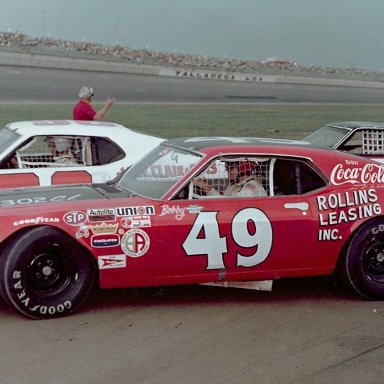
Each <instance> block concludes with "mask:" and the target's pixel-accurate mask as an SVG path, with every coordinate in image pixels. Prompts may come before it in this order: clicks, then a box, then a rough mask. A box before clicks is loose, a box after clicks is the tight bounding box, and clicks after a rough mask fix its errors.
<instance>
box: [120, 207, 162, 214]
mask: <svg viewBox="0 0 384 384" xmlns="http://www.w3.org/2000/svg"><path fill="white" fill-rule="evenodd" d="M154 214H155V207H154V206H153V205H146V206H138V207H119V208H116V215H117V216H143V215H154Z"/></svg>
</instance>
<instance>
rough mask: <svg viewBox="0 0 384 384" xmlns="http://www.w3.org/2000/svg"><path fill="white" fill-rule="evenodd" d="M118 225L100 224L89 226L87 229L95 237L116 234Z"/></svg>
mask: <svg viewBox="0 0 384 384" xmlns="http://www.w3.org/2000/svg"><path fill="white" fill-rule="evenodd" d="M118 226H119V224H117V223H116V224H107V223H101V224H99V225H89V227H88V228H89V229H90V230H91V231H92V232H93V234H95V235H99V234H106V233H116V231H117V227H118Z"/></svg>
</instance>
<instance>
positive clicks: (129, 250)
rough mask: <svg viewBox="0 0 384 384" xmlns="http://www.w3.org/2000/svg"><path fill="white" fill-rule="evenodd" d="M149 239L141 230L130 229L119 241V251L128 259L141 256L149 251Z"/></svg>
mask: <svg viewBox="0 0 384 384" xmlns="http://www.w3.org/2000/svg"><path fill="white" fill-rule="evenodd" d="M149 245H150V239H149V236H148V234H147V233H146V232H144V231H143V230H142V229H130V230H129V231H127V232H125V234H124V236H123V237H122V239H121V249H122V250H123V252H124V253H125V254H126V255H128V256H130V257H140V256H143V255H144V254H145V253H146V252H147V251H148V249H149Z"/></svg>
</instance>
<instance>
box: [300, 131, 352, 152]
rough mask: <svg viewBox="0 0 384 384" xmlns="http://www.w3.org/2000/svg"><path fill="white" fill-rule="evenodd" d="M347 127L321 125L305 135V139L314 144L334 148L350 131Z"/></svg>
mask: <svg viewBox="0 0 384 384" xmlns="http://www.w3.org/2000/svg"><path fill="white" fill-rule="evenodd" d="M349 131H350V130H349V129H346V128H337V127H327V126H325V127H321V128H319V129H317V130H316V131H315V132H313V133H311V134H310V135H308V136H306V137H304V139H303V140H304V141H308V142H310V143H311V144H313V145H319V146H323V147H329V148H334V147H335V145H336V144H337V143H338V142H339V141H340V140H341V139H342V138H343V137H344V136H345V135H346V134H347V133H348V132H349Z"/></svg>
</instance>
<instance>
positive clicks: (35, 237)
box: [0, 227, 95, 319]
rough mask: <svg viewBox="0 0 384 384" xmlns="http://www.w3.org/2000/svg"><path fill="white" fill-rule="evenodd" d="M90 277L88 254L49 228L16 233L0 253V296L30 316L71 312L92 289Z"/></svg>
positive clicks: (92, 270) (92, 268)
mask: <svg viewBox="0 0 384 384" xmlns="http://www.w3.org/2000/svg"><path fill="white" fill-rule="evenodd" d="M94 276H95V262H94V260H93V258H92V256H91V255H89V254H88V252H87V251H86V250H85V249H83V248H82V247H81V246H80V244H78V243H76V241H75V240H73V239H72V238H71V237H70V236H68V235H66V234H65V233H63V232H62V231H60V230H58V229H57V228H53V227H36V228H32V229H30V230H28V231H24V232H22V233H20V234H18V235H16V237H15V238H13V239H11V241H9V242H8V244H7V245H6V246H5V248H4V249H3V250H2V252H1V254H0V293H1V295H2V296H3V298H4V300H5V301H6V302H7V303H9V304H11V305H12V306H13V307H14V308H16V309H17V310H18V311H20V312H21V313H23V314H24V315H26V316H29V317H31V318H34V319H47V318H53V317H59V316H63V315H66V314H68V313H70V312H72V311H74V310H75V309H76V308H77V307H78V306H79V305H80V304H81V303H82V302H83V301H84V299H85V298H86V297H87V295H88V293H89V292H90V290H91V289H92V285H93V282H94Z"/></svg>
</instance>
